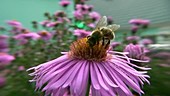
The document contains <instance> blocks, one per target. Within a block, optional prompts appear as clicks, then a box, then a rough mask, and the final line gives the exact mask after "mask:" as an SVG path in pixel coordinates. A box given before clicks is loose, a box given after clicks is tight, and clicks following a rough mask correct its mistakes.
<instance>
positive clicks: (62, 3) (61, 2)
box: [59, 0, 71, 7]
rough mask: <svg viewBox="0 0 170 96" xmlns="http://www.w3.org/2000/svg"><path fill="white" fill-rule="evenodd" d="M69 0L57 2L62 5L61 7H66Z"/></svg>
mask: <svg viewBox="0 0 170 96" xmlns="http://www.w3.org/2000/svg"><path fill="white" fill-rule="evenodd" d="M70 3H71V2H70V1H68V0H61V1H60V2H59V4H60V5H61V6H63V7H67V6H68V5H70Z"/></svg>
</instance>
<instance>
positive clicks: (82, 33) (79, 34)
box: [74, 29, 91, 39]
mask: <svg viewBox="0 0 170 96" xmlns="http://www.w3.org/2000/svg"><path fill="white" fill-rule="evenodd" d="M90 34H91V32H90V31H86V30H83V29H76V30H74V35H76V36H77V37H78V38H79V39H80V38H84V37H87V36H88V35H90Z"/></svg>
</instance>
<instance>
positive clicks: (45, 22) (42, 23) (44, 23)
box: [40, 20, 50, 26]
mask: <svg viewBox="0 0 170 96" xmlns="http://www.w3.org/2000/svg"><path fill="white" fill-rule="evenodd" d="M48 23H50V21H49V20H44V21H42V22H40V24H41V25H43V26H46V25H47V24H48Z"/></svg>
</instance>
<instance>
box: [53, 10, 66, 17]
mask: <svg viewBox="0 0 170 96" xmlns="http://www.w3.org/2000/svg"><path fill="white" fill-rule="evenodd" d="M54 16H56V17H65V16H66V13H65V12H64V11H57V12H55V13H54Z"/></svg>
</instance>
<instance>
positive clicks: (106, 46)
mask: <svg viewBox="0 0 170 96" xmlns="http://www.w3.org/2000/svg"><path fill="white" fill-rule="evenodd" d="M109 44H110V40H108V42H107V44H106V46H105V48H107V47H108V46H109Z"/></svg>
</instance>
